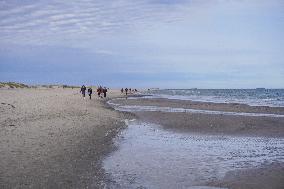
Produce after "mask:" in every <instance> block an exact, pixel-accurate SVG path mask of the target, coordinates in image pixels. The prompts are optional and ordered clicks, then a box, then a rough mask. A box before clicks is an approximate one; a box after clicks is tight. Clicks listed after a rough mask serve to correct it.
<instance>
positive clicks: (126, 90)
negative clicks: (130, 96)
mask: <svg viewBox="0 0 284 189" xmlns="http://www.w3.org/2000/svg"><path fill="white" fill-rule="evenodd" d="M127 92H128V89H127V88H125V94H126V96H127Z"/></svg>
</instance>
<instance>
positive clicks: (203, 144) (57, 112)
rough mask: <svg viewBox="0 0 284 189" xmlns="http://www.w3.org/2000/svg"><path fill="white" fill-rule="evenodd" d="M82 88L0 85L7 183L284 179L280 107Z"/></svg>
mask: <svg viewBox="0 0 284 189" xmlns="http://www.w3.org/2000/svg"><path fill="white" fill-rule="evenodd" d="M79 91H80V89H79V88H74V89H71V88H65V89H63V88H60V87H59V88H47V87H40V88H23V89H0V113H1V117H0V123H1V131H0V149H1V154H0V166H1V167H0V168H1V169H0V188H164V187H167V188H177V187H178V188H195V189H196V188H199V189H201V188H203V189H205V188H206V189H207V188H233V189H234V188H275V189H276V188H279V189H280V188H283V186H284V182H283V180H284V179H283V175H284V163H283V160H284V157H283V152H284V140H283V136H284V129H283V125H284V117H283V115H284V108H282V107H268V106H249V105H245V104H237V103H211V102H196V101H189V100H186V101H185V100H175V99H163V98H145V96H144V95H131V96H129V97H128V98H125V96H124V95H121V94H120V92H119V91H118V90H110V91H109V92H108V98H106V99H101V98H98V97H97V96H96V94H93V98H92V100H89V99H88V98H87V97H86V98H85V99H83V98H82V96H81V94H80V93H79ZM194 110H198V111H197V112H196V111H194ZM200 110H202V111H200ZM224 112H225V113H224ZM226 112H227V113H228V112H229V114H227V113H226Z"/></svg>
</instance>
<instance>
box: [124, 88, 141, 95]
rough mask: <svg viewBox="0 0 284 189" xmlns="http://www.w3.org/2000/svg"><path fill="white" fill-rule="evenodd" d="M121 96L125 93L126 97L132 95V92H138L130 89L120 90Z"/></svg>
mask: <svg viewBox="0 0 284 189" xmlns="http://www.w3.org/2000/svg"><path fill="white" fill-rule="evenodd" d="M120 92H121V94H123V93H124V92H125V94H126V95H128V94H129V93H132V92H138V91H137V89H131V88H129V89H128V88H125V89H123V88H121V90H120Z"/></svg>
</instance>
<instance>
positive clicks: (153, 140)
mask: <svg viewBox="0 0 284 189" xmlns="http://www.w3.org/2000/svg"><path fill="white" fill-rule="evenodd" d="M111 103H112V105H114V106H115V107H116V108H117V109H120V110H123V111H130V112H131V111H133V110H134V111H133V112H134V113H135V114H136V115H137V117H138V118H139V119H138V120H139V121H140V122H142V123H144V124H142V125H148V124H149V125H152V126H150V129H146V130H147V132H145V133H144V131H145V128H147V127H148V126H139V125H141V124H138V126H133V127H134V128H135V127H138V128H140V129H138V131H137V129H134V128H133V129H128V130H129V131H127V132H126V134H124V135H123V136H122V137H123V139H125V138H126V140H125V141H123V142H122V144H121V146H122V147H121V150H120V151H118V152H117V155H116V154H114V155H113V157H110V159H111V158H113V159H112V160H115V159H116V158H117V157H119V158H118V159H117V160H116V161H118V162H119V163H117V165H112V164H111V163H108V164H107V165H106V167H108V168H109V169H110V170H112V167H115V166H116V167H117V168H115V169H113V170H114V171H112V172H114V175H115V176H117V177H118V183H122V185H123V184H125V182H124V181H125V180H123V179H124V177H125V174H126V175H127V173H133V175H139V174H140V173H139V172H141V171H142V172H143V170H144V171H145V172H144V174H142V175H141V177H142V178H144V180H145V178H147V176H148V177H149V175H151V174H152V173H151V171H150V172H149V171H148V172H147V170H149V169H151V167H150V168H149V167H147V166H148V165H150V166H151V165H153V167H155V166H157V169H153V170H152V171H154V172H155V171H156V172H157V175H156V178H157V179H158V180H157V181H155V180H154V181H153V180H151V179H150V178H151V177H149V179H146V180H145V181H146V182H145V183H146V186H147V184H149V183H150V184H149V185H148V186H149V187H146V188H155V184H157V183H158V185H159V182H160V184H161V185H163V184H165V185H167V183H168V186H169V188H175V187H174V186H175V184H173V183H174V182H172V179H177V180H180V181H181V183H179V181H178V182H176V186H180V187H181V188H186V187H189V188H190V187H192V186H194V184H202V186H203V187H204V186H212V187H220V188H233V189H234V188H238V189H239V188H243V189H246V188H255V189H256V188H275V189H278V188H279V189H280V188H284V183H283V175H284V159H283V149H284V144H283V137H284V117H283V115H284V108H281V107H280V108H279V107H266V106H248V105H244V104H225V103H216V104H214V103H207V102H193V101H183V100H168V99H144V98H142V99H141V98H140V99H137V98H128V99H127V100H125V99H116V100H112V101H111ZM115 104H119V105H118V106H117V105H115ZM145 106H148V107H147V108H145ZM122 107H123V108H122ZM133 107H134V108H133ZM141 107H142V108H141ZM143 107H144V109H143ZM157 107H158V108H157ZM160 107H164V109H163V108H160ZM139 108H140V110H139ZM170 108H185V109H186V108H188V109H195V110H212V111H221V112H236V113H243V112H246V113H253V115H254V114H256V115H257V116H248V115H250V114H246V115H245V116H243V115H239V114H236V115H225V114H210V113H192V112H171V111H169V110H170ZM260 114H265V115H266V114H268V115H267V116H258V115H260ZM275 115H276V116H277V115H280V116H282V117H273V116H275ZM153 124H154V125H153ZM155 125H157V126H155ZM160 129H162V131H160ZM135 130H136V131H135ZM165 132H169V133H166V134H165ZM157 133H158V134H157ZM171 133H172V134H171ZM139 134H141V135H143V136H149V137H148V139H147V140H148V142H145V139H143V140H142V139H140V138H143V137H142V136H140V135H139ZM179 134H181V135H183V134H189V135H194V136H198V135H201V136H203V137H205V138H207V139H208V140H207V139H204V141H211V142H212V144H214V145H212V146H210V145H209V144H206V145H205V146H204V147H203V148H202V147H201V146H202V143H200V144H198V143H197V144H195V140H192V138H190V137H189V138H188V139H186V140H183V139H184V138H187V137H188V136H186V137H183V136H182V137H181V136H179ZM212 137H213V138H214V137H217V139H216V140H215V139H214V140H211V138H212ZM235 137H236V139H234V138H235ZM259 137H260V138H259ZM144 138H147V137H144ZM201 138H202V137H201ZM201 138H199V139H196V141H200V142H202V139H201ZM219 138H220V139H222V140H220V141H219ZM223 138H224V139H226V140H228V141H227V142H226V140H223ZM180 139H182V140H180ZM278 140H279V141H278ZM176 141H178V142H177V145H174V146H180V145H182V146H181V147H186V148H188V150H189V152H190V150H192V147H194V146H195V145H196V146H197V147H196V150H195V151H193V152H191V153H188V154H186V152H185V151H179V152H178V153H173V154H171V153H172V152H174V151H177V150H178V149H176V148H175V147H171V145H172V143H175V142H176ZM237 141H239V143H238V142H237ZM246 141H248V142H246ZM249 141H252V142H249ZM268 141H275V142H276V141H278V142H276V143H275V145H274V144H273V142H272V143H271V146H270V145H269V143H268ZM188 142H190V145H189V143H188ZM192 143H194V144H195V145H193V146H192ZM227 143H228V146H227V147H224V146H223V144H225V146H226V145H227ZM156 144H158V145H156ZM165 144H166V145H165ZM276 144H277V145H278V147H276ZM133 145H134V146H136V145H137V146H138V147H139V150H137V152H136V150H135V149H132V146H133ZM164 145H165V148H164V150H163V148H162V147H161V146H164ZM188 145H189V146H188ZM208 145H209V146H208ZM220 145H221V146H220ZM235 145H236V148H235ZM258 145H260V146H258ZM159 146H160V147H159ZM218 146H220V148H219V150H221V151H222V150H224V149H228V150H227V151H226V150H225V151H224V154H226V153H228V154H229V155H228V157H223V156H224V155H222V154H221V155H220V154H219V152H220V151H219V150H217V151H215V150H214V149H215V148H218ZM222 146H223V147H222ZM252 146H255V147H252ZM200 147H201V148H200ZM251 147H252V149H250V148H251ZM204 148H208V149H207V150H206V151H205V152H202V151H200V152H199V150H201V149H204ZM255 148H258V150H256V149H255ZM152 150H153V153H152V155H151V154H150V156H149V157H153V158H147V157H148V155H149V154H148V155H147V153H150V152H152ZM255 150H256V151H258V153H259V154H258V153H256V151H255ZM127 151H129V152H132V153H133V154H135V155H132V156H131V157H130V158H129V156H128V155H125V154H127ZM141 151H144V152H145V154H141ZM211 151H212V154H211V155H212V156H208V157H207V155H205V156H200V157H202V158H204V157H205V158H209V159H208V161H207V160H201V159H202V158H201V159H200V158H197V159H199V160H200V161H199V160H198V161H196V163H197V164H198V163H201V164H206V163H207V164H208V165H207V166H205V169H204V170H203V173H202V169H201V168H202V166H201V167H199V168H194V166H195V164H192V162H191V161H189V162H187V163H186V160H188V158H189V159H191V158H193V159H191V160H194V158H196V157H199V155H202V154H203V153H205V154H206V153H210V152H211ZM242 151H244V152H246V153H244V154H242ZM156 152H159V153H156ZM183 153H185V154H186V155H184V156H182V157H180V156H181V154H183ZM238 153H241V154H239V155H237V154H238ZM266 153H267V154H266ZM274 153H276V154H278V155H275V154H274ZM136 154H140V155H141V157H142V158H141V157H140V156H138V155H137V157H136ZM168 154H171V155H169V156H168ZM194 154H195V155H194ZM195 156H196V157H195ZM219 156H220V157H219ZM277 156H279V159H278V158H277ZM135 158H137V159H136V160H135ZM168 158H170V159H171V158H172V160H171V161H170V162H168V164H167V166H164V168H162V167H163V165H164V164H163V162H164V161H165V162H166V160H167V159H168ZM215 158H216V159H215ZM223 158H225V159H223ZM226 158H227V160H226ZM242 158H243V159H242ZM270 158H272V159H271V161H270V160H269V159H270ZM183 159H184V160H183ZM214 159H215V160H214ZM234 159H235V161H236V164H234V166H233V167H231V168H230V166H228V164H227V162H230V161H232V160H234ZM109 161H110V160H109V159H108V160H107V162H109ZM132 161H133V162H132ZM183 161H184V162H183ZM210 161H212V162H211V163H212V164H210ZM129 162H130V163H129ZM131 162H132V163H131ZM153 162H154V163H153ZM155 162H156V163H158V164H156V163H155ZM159 162H161V164H160V163H159ZM182 162H183V163H182ZM252 162H258V163H257V164H254V163H252ZM251 163H252V164H251ZM169 165H170V168H169V167H168V166H169ZM139 166H140V168H137V167H139ZM214 166H215V167H214ZM118 167H120V168H118ZM135 167H136V168H135ZM153 167H152V168H153ZM210 167H211V168H212V169H210ZM228 167H229V168H230V169H231V170H230V169H227V168H228ZM143 168H144V169H143ZM116 169H118V170H116ZM119 169H121V172H120V171H119ZM136 169H139V171H138V172H136V171H135V170H136ZM140 169H141V170H140ZM191 169H193V171H190V170H191ZM200 169H201V170H200ZM206 169H209V170H206ZM222 169H227V172H224V175H223V176H222V177H218V178H217V177H215V176H216V175H218V174H215V173H214V171H217V172H216V173H218V170H222ZM195 170H196V171H195ZM176 171H177V172H176ZM179 171H180V172H179ZM183 171H185V172H184V175H187V174H189V175H188V176H181V177H178V178H176V176H177V175H179V174H180V173H183ZM188 171H189V172H188ZM212 171H213V172H212ZM175 172H176V174H172V173H175ZM165 173H166V174H169V175H170V176H169V175H166V177H167V176H169V177H167V179H165V180H164V182H163V179H161V178H165V177H163V176H161V175H163V174H165ZM194 173H195V174H196V175H198V174H199V173H201V176H200V177H195V176H196V175H193V176H192V175H191V174H194ZM208 173H210V174H209V176H208ZM204 175H205V178H206V175H207V176H208V178H207V179H205V180H204V182H201V181H202V178H203V177H204ZM210 175H211V176H210ZM152 176H153V177H154V175H152ZM128 177H130V181H131V182H132V183H134V184H137V186H140V185H141V186H145V185H143V182H141V179H140V177H139V178H136V177H135V176H134V177H133V176H132V177H131V174H129V175H128ZM159 178H160V180H159ZM192 178H196V180H195V179H193V180H192V181H193V183H187V181H188V180H189V181H190V179H192ZM200 178H201V179H200ZM210 179H212V180H211V181H208V180H210ZM142 180H143V179H142ZM127 182H128V181H127V180H126V183H127ZM151 182H152V184H153V185H154V187H153V185H152V184H151ZM182 182H184V185H183V184H182ZM194 182H196V183H194ZM132 183H130V186H131V184H132ZM191 184H193V185H191ZM126 186H127V184H126ZM151 186H152V187H151ZM114 188H116V187H114ZM122 188H123V187H122ZM130 188H131V187H130ZM158 188H159V187H158ZM193 188H194V187H193ZM201 188H202V187H201Z"/></svg>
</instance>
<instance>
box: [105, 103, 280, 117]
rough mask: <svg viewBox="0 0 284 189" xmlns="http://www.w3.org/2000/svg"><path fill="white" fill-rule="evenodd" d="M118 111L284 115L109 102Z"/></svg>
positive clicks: (258, 115) (261, 115)
mask: <svg viewBox="0 0 284 189" xmlns="http://www.w3.org/2000/svg"><path fill="white" fill-rule="evenodd" d="M108 103H109V104H110V105H112V106H113V107H114V108H115V109H116V110H119V111H126V112H139V111H146V112H183V113H198V114H211V115H232V116H250V117H275V118H276V117H279V118H282V117H284V115H281V114H269V113H248V112H227V111H216V110H198V109H189V108H172V107H159V106H138V105H120V104H115V103H113V102H111V101H110V102H108Z"/></svg>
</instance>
